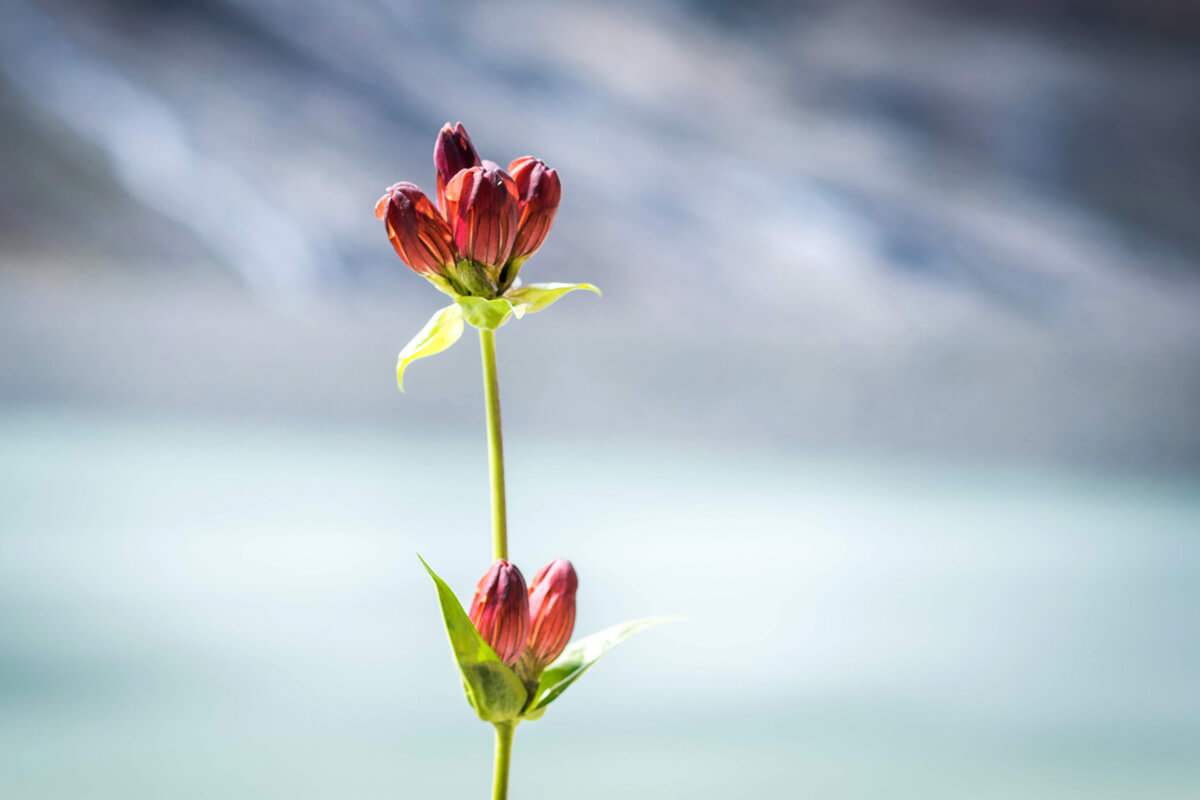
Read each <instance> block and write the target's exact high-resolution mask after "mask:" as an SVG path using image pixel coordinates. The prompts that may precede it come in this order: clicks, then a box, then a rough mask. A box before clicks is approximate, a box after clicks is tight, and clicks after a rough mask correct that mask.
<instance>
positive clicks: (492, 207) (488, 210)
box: [442, 163, 520, 283]
mask: <svg viewBox="0 0 1200 800" xmlns="http://www.w3.org/2000/svg"><path fill="white" fill-rule="evenodd" d="M519 211H520V206H519V203H518V199H517V184H516V182H515V181H513V179H512V178H511V177H509V175H508V173H507V172H505V171H504V170H502V169H500V167H499V166H497V165H495V164H490V163H489V164H486V165H484V166H482V167H471V168H469V169H464V170H461V171H459V173H458V174H457V175H455V176H454V177H453V178H452V179H451V180H450V183H449V184H448V185H447V186H446V199H445V201H444V203H443V205H442V213H444V214H445V215H446V220H447V221H448V222H449V223H450V230H451V231H452V233H453V235H454V246H455V247H456V248H457V249H458V252H459V253H460V254H461V255H462V257H463V258H465V259H467V260H468V261H470V262H472V263H474V264H476V265H478V266H480V267H482V268H483V270H484V273H485V274H486V276H487V277H489V278H491V279H492V282H493V283H496V282H498V280H499V276H500V269H501V268H502V267H503V266H504V264H505V263H506V262H507V261H508V256H509V253H511V252H512V247H513V242H514V241H515V240H516V237H517V220H518V214H519Z"/></svg>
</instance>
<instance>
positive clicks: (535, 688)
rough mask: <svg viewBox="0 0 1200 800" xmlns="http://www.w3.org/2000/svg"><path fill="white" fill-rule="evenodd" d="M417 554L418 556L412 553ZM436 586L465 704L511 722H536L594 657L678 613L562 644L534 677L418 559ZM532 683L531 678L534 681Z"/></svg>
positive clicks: (486, 717) (481, 715) (486, 716)
mask: <svg viewBox="0 0 1200 800" xmlns="http://www.w3.org/2000/svg"><path fill="white" fill-rule="evenodd" d="M417 557H418V558H420V556H417ZM421 563H422V564H424V566H425V570H426V572H428V573H429V577H430V578H432V579H433V583H434V586H435V587H436V588H437V595H438V604H439V605H440V607H441V612H442V622H443V624H444V625H445V627H446V635H447V637H448V638H449V639H450V650H451V652H452V653H453V654H454V661H455V663H456V664H457V665H458V670H459V673H460V674H461V676H462V684H463V691H464V692H465V693H466V696H467V702H468V703H470V704H471V707H472V708H474V709H475V713H476V714H478V715H479V718H480V719H482V720H484V721H485V722H492V723H508V722H511V723H516V722H520V721H521V720H536V719H540V718H541V716H542V715H543V714H544V713H546V707H547V706H549V705H550V704H551V703H553V702H554V701H555V700H557V699H558V697H559V695H561V694H562V693H563V692H565V691H566V690H567V688H568V687H570V686H571V684H573V683H574V682H575V681H576V680H578V679H579V678H580V677H581V676H582V675H583V673H585V672H587V670H588V669H589V668H591V666H592V665H593V664H595V663H596V662H597V661H598V660H600V657H601V656H603V655H604V654H605V653H607V652H608V651H609V650H611V649H612V648H614V647H616V646H617V645H618V644H620V643H621V642H623V641H624V640H625V639H627V638H629V637H630V636H632V635H633V634H635V633H637V632H638V631H642V630H645V629H646V628H649V627H651V626H652V625H657V624H658V623H660V622H667V621H669V620H672V619H678V617H653V618H650V619H640V620H634V621H632V622H623V623H621V624H620V625H614V626H612V627H611V628H605V629H604V630H602V631H600V632H599V633H594V634H592V635H591V636H588V637H585V638H583V639H580V640H578V641H575V642H572V643H571V644H569V645H567V647H566V649H565V650H563V652H562V654H561V655H560V656H559V657H558V658H556V659H555V660H554V661H553V662H552V663H551V664H550V665H549V666H547V667H546V668H545V669H544V670H543V671H542V672H541V674H540V675H538V676H528V675H527V676H526V680H528V681H529V683H526V681H523V680H522V678H521V677H520V676H518V674H517V673H518V672H519V671H520V664H519V662H518V669H517V670H514V669H513V668H512V667H509V666H508V665H507V664H505V663H504V662H502V661H501V660H500V659H499V657H497V655H496V653H495V652H494V651H493V650H492V648H491V647H490V646H488V643H487V642H485V641H484V640H483V637H481V636H480V635H479V632H478V631H477V630H475V626H474V625H472V624H471V620H470V618H469V617H468V616H467V612H465V611H464V610H463V607H462V604H461V603H459V602H458V598H457V597H455V596H454V592H453V591H451V589H450V587H449V586H447V585H446V582H445V581H443V580H442V579H441V578H439V577H438V575H437V573H435V572H434V571H433V569H432V568H431V567H430V566H429V565H428V564H426V563H425V559H423V558H422V559H421ZM535 681H536V682H535Z"/></svg>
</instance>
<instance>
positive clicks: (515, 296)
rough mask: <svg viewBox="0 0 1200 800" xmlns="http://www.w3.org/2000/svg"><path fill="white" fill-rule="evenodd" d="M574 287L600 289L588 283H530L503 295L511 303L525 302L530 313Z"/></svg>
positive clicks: (592, 290) (598, 292)
mask: <svg viewBox="0 0 1200 800" xmlns="http://www.w3.org/2000/svg"><path fill="white" fill-rule="evenodd" d="M576 289H587V290H588V291H589V292H595V293H596V294H600V290H599V289H597V288H596V287H595V286H592V285H591V284H590V283H531V284H529V285H528V286H522V287H521V288H519V289H510V290H509V291H508V292H507V293H506V294H505V295H504V296H505V297H507V298H508V299H509V300H511V301H512V302H513V305H518V304H521V303H524V304H527V305H528V306H529V313H530V314H532V313H533V312H535V311H541V310H542V309H543V308H545V307H546V306H548V305H550V304H551V303H553V302H554V301H555V300H557V299H558V298H560V297H562V296H563V295H564V294H566V293H567V292H573V291H575V290H576Z"/></svg>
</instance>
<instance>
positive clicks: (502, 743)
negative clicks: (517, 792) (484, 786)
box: [492, 722, 517, 800]
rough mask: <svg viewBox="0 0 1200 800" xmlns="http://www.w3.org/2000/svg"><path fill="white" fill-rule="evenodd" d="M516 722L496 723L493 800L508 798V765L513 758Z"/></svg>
mask: <svg viewBox="0 0 1200 800" xmlns="http://www.w3.org/2000/svg"><path fill="white" fill-rule="evenodd" d="M516 727H517V725H516V723H515V722H497V723H496V762H495V766H494V768H493V770H492V800H507V798H508V765H509V762H510V761H511V760H512V740H513V731H514V730H515V729H516Z"/></svg>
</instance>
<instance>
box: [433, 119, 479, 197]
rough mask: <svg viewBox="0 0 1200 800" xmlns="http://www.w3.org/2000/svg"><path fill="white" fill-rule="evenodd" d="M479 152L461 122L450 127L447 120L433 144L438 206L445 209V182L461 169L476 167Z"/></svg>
mask: <svg viewBox="0 0 1200 800" xmlns="http://www.w3.org/2000/svg"><path fill="white" fill-rule="evenodd" d="M479 164H480V161H479V153H478V152H476V150H475V145H474V144H472V143H471V137H470V136H468V135H467V129H466V128H464V127H463V124H462V123H461V122H459V123H456V124H455V125H454V127H450V123H449V122H447V123H446V124H445V125H443V126H442V130H441V132H440V133H439V134H438V138H437V144H435V145H434V146H433V166H434V168H435V169H436V170H437V198H438V206H439V207H440V208H441V209H442V210H443V211H445V210H446V184H448V183H450V179H451V178H453V177H454V176H455V175H457V174H458V173H459V172H460V171H461V170H464V169H468V168H470V167H478V166H479Z"/></svg>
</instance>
